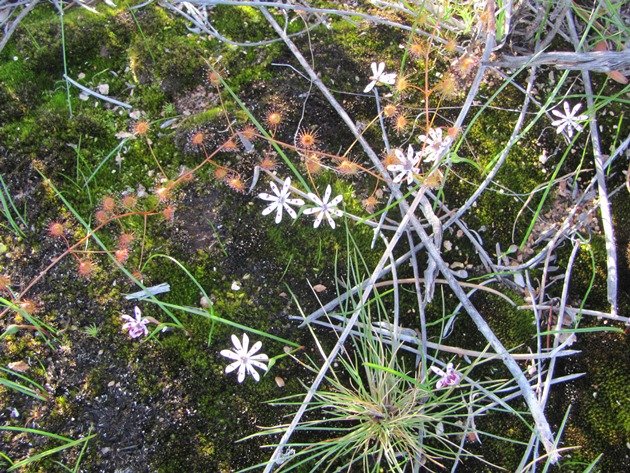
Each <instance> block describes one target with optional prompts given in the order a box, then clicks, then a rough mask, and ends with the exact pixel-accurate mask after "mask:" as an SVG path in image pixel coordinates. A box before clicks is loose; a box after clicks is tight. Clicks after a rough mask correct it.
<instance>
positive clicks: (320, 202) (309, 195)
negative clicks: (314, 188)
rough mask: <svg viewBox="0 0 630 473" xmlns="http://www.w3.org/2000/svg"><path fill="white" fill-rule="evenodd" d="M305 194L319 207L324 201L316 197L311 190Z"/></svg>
mask: <svg viewBox="0 0 630 473" xmlns="http://www.w3.org/2000/svg"><path fill="white" fill-rule="evenodd" d="M307 196H308V199H309V200H310V201H311V202H313V203H314V204H317V205H319V206H320V207H321V206H322V205H324V203H323V202H322V201H321V199H320V198H319V197H317V196H316V195H315V194H313V193H312V192H309V193H308V194H307Z"/></svg>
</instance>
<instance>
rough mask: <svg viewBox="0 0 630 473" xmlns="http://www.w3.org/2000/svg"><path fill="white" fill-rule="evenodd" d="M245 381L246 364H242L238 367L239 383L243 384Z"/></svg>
mask: <svg viewBox="0 0 630 473" xmlns="http://www.w3.org/2000/svg"><path fill="white" fill-rule="evenodd" d="M243 380H245V364H244V363H241V365H240V366H239V367H238V382H239V383H242V382H243Z"/></svg>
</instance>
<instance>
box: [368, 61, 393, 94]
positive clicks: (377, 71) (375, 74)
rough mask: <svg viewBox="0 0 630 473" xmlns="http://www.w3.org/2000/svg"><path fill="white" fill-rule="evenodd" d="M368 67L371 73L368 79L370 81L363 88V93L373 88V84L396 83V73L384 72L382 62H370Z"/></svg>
mask: <svg viewBox="0 0 630 473" xmlns="http://www.w3.org/2000/svg"><path fill="white" fill-rule="evenodd" d="M370 67H371V68H372V75H371V76H370V80H371V81H372V82H370V83H369V84H368V85H367V87H366V88H365V89H363V92H364V93H367V92H369V91H370V90H372V89H373V88H374V86H375V85H378V84H388V85H394V84H395V83H396V73H395V72H389V73H385V63H384V62H379V63H378V65H377V64H376V63H375V62H373V63H372V64H370Z"/></svg>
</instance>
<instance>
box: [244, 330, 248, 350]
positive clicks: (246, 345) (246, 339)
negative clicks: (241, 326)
mask: <svg viewBox="0 0 630 473" xmlns="http://www.w3.org/2000/svg"><path fill="white" fill-rule="evenodd" d="M248 347H249V337H248V336H247V334H246V333H244V334H243V353H247V348H248Z"/></svg>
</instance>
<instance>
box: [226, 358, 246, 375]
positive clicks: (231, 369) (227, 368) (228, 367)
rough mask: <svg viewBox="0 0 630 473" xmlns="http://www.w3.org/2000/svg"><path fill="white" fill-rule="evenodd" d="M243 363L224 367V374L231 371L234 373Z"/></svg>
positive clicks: (238, 362)
mask: <svg viewBox="0 0 630 473" xmlns="http://www.w3.org/2000/svg"><path fill="white" fill-rule="evenodd" d="M242 364H243V363H241V361H240V360H239V361H235V362H234V363H230V364H229V365H227V366H226V367H225V372H226V373H231V372H232V371H234V370H235V369H236V368H238V367H239V366H241V365H242Z"/></svg>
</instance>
